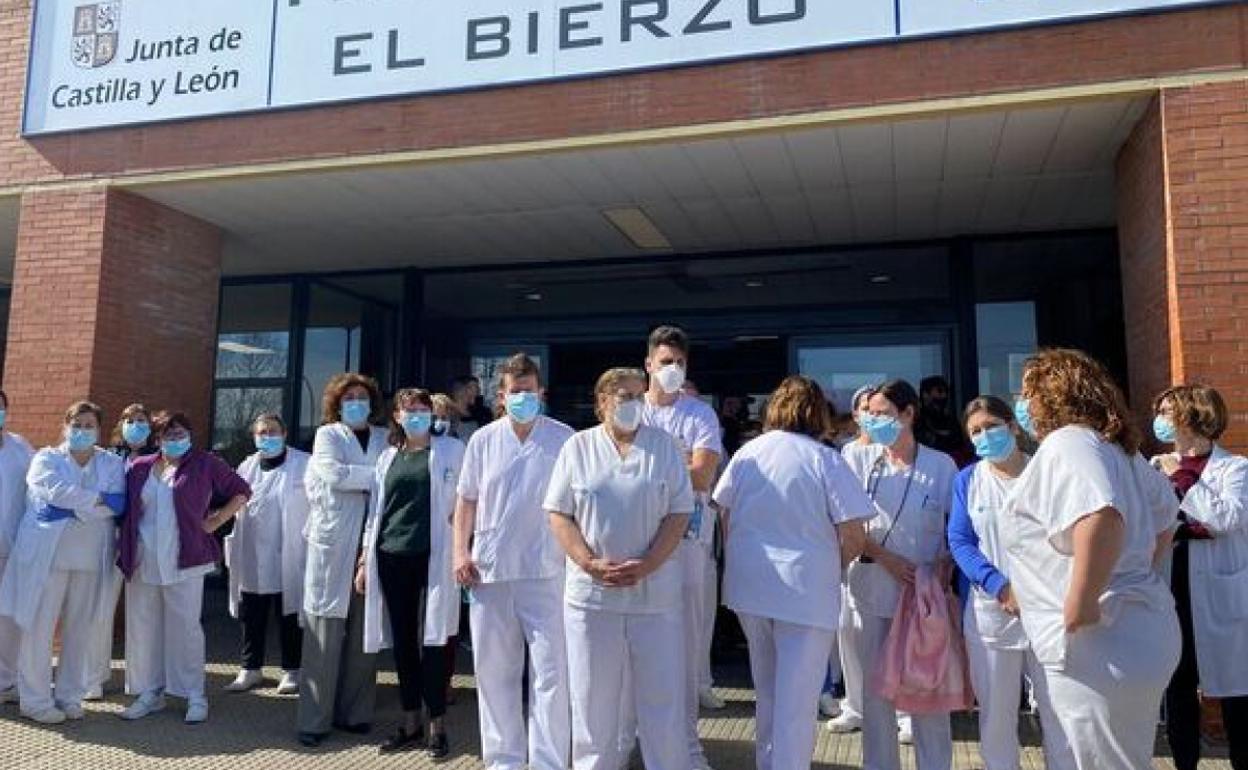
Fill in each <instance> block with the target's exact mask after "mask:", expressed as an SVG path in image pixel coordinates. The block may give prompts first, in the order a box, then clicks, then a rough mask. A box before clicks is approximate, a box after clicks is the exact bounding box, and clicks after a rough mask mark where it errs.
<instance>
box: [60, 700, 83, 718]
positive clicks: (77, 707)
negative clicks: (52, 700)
mask: <svg viewBox="0 0 1248 770" xmlns="http://www.w3.org/2000/svg"><path fill="white" fill-rule="evenodd" d="M56 707H57V708H58V709H60V710H61V711H62V712H63V713H64V714H65V718H66V719H71V720H73V721H75V722H76V721H78V720H79V719H82V718H84V717H85V716H86V712H84V711H83V710H82V704H80V703H58V704H56Z"/></svg>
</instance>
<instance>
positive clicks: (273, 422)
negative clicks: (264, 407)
mask: <svg viewBox="0 0 1248 770" xmlns="http://www.w3.org/2000/svg"><path fill="white" fill-rule="evenodd" d="M251 437H252V442H253V444H254V445H255V447H256V451H255V453H254V454H252V455H250V456H249V457H248V458H247V459H246V460H243V462H242V464H240V465H239V466H238V475H239V476H240V477H242V479H243V481H246V482H247V484H248V485H249V486H250V487H251V489H252V494H251V500H249V501H248V503H247V507H246V508H244V509H243V511H242V512H241V513H240V514H239V515H238V519H237V521H235V523H234V531H233V532H231V533H230V535H229V537H227V538H226V539H225V563H226V566H227V567H229V568H230V614H231V615H233V616H234V617H235V618H237V619H238V620H239V621H240V623H241V626H242V667H241V668H240V669H239V672H238V676H237V677H236V678H235V679H234V681H233V682H231V683H230V684H228V685H226V687H225V689H226V690H227V691H229V692H244V691H246V690H250V689H252V688H253V687H256V686H258V685H260V683H261V682H263V681H264V676H263V675H262V674H261V668H262V667H263V666H264V652H265V641H266V638H267V636H268V634H267V629H268V620H269V616H270V615H273V616H275V617H276V619H277V623H278V633H279V634H280V636H281V664H282V680H281V682H279V683H278V686H277V694H278V695H294V694H295V693H297V692H299V667H300V661H301V659H302V657H303V631H302V630H301V629H300V625H299V615H300V611H301V609H302V606H303V568H304V565H305V562H306V561H307V555H308V548H307V541H306V540H304V537H303V528H304V525H305V524H306V523H307V521H308V495H307V492H306V491H305V490H304V486H303V477H304V474H305V473H306V471H307V469H308V453H307V452H301V451H300V450H298V449H295V448H294V447H291V446H287V445H286V423H285V422H284V421H283V420H282V418H281V417H280V416H279V415H276V414H271V413H268V414H262V415H260V416H258V417H256V419H255V420H254V421H252V424H251Z"/></svg>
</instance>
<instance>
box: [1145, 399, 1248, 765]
mask: <svg viewBox="0 0 1248 770" xmlns="http://www.w3.org/2000/svg"><path fill="white" fill-rule="evenodd" d="M1153 412H1154V415H1155V417H1154V420H1153V432H1154V435H1155V436H1156V438H1157V440H1158V441H1161V442H1162V443H1165V444H1173V445H1174V451H1173V452H1171V453H1168V454H1163V455H1160V456H1158V457H1156V458H1154V459H1153V462H1154V464H1155V465H1156V466H1157V467H1159V468H1160V469H1161V470H1162V472H1164V473H1165V474H1166V476H1168V477H1169V478H1170V483H1171V485H1172V486H1173V487H1174V492H1175V495H1177V497H1178V499H1179V500H1180V501H1181V502H1180V513H1179V522H1180V523H1179V528H1178V530H1177V532H1176V533H1175V538H1174V550H1173V559H1174V560H1173V562H1172V564H1171V567H1170V589H1171V591H1172V592H1173V593H1174V599H1175V604H1176V606H1177V608H1178V611H1179V626H1180V627H1181V628H1182V630H1183V653H1182V655H1181V657H1180V658H1179V667H1178V669H1176V670H1175V672H1174V677H1173V678H1172V679H1171V680H1170V686H1169V687H1168V688H1167V689H1166V733H1167V735H1168V736H1169V739H1170V750H1171V752H1172V754H1173V756H1174V765H1175V767H1176V768H1178V770H1196V765H1197V764H1199V762H1200V748H1201V747H1200V718H1201V712H1200V699H1199V697H1198V694H1197V691H1198V690H1199V691H1200V692H1201V693H1203V694H1204V695H1206V696H1208V697H1211V698H1217V699H1219V700H1220V701H1221V706H1222V722H1223V724H1224V725H1225V726H1226V736H1227V739H1228V740H1229V742H1230V748H1231V766H1232V767H1233V768H1235V770H1243V769H1244V768H1248V662H1246V661H1248V459H1245V458H1244V457H1241V456H1240V455H1235V454H1231V453H1230V452H1228V451H1226V450H1225V449H1223V448H1222V447H1221V446H1220V445H1219V444H1218V439H1219V438H1221V437H1222V434H1223V433H1224V432H1225V431H1226V427H1227V420H1228V412H1227V408H1226V402H1225V401H1223V400H1222V396H1221V394H1219V393H1218V391H1216V390H1214V389H1213V388H1210V387H1207V386H1205V385H1179V386H1177V387H1173V388H1170V389H1168V390H1166V391H1165V392H1163V393H1162V394H1161V395H1160V396H1158V397H1157V399H1156V401H1154V403H1153Z"/></svg>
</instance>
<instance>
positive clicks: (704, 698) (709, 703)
mask: <svg viewBox="0 0 1248 770" xmlns="http://www.w3.org/2000/svg"><path fill="white" fill-rule="evenodd" d="M698 703H700V704H701V705H702V708H704V709H708V710H710V711H719V710H720V709H722V708H724V707H726V706H727V705H728V704H727V703H724V699H723V698H721V697H719V696H718V695H716V694H715V691H714V690H712V689H711V688H709V687H703V688H702V689H701V690H698Z"/></svg>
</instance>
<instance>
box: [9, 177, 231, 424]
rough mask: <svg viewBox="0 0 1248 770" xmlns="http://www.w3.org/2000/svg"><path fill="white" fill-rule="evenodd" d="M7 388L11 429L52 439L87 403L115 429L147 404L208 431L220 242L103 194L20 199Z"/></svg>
mask: <svg viewBox="0 0 1248 770" xmlns="http://www.w3.org/2000/svg"><path fill="white" fill-rule="evenodd" d="M21 217H22V220H21V228H20V231H19V234H18V244H17V257H16V262H15V265H14V280H13V301H12V309H11V310H10V315H9V341H8V348H7V351H6V360H5V371H6V373H7V377H6V382H5V389H6V390H7V392H8V393H9V396H10V399H11V401H12V406H11V409H10V414H11V419H10V423H9V424H10V425H11V426H12V429H13V430H15V431H17V432H19V433H23V434H24V435H26V436H27V437H28V438H29V439H30V440H31V441H32V442H34V443H36V445H39V444H44V443H51V442H54V441H55V440H56V439H57V434H58V431H59V427H60V424H61V417H62V414H63V412H64V409H65V407H66V406H68V405H69V404H70V403H71V402H73V401H74V400H76V399H79V398H84V397H85V398H91V399H93V400H95V401H97V402H99V403H100V404H101V405H102V406H103V407H104V408H105V410H106V413H107V417H106V419H107V420H108V425H107V427H109V428H111V425H112V422H113V421H114V420H115V419H116V416H117V414H118V413H119V412H120V410H121V408H122V407H124V406H125V405H126V404H128V403H130V402H132V401H143V402H144V403H146V404H147V405H148V406H149V407H152V408H165V407H169V408H178V409H182V410H184V411H186V412H188V414H190V416H191V419H192V421H193V422H194V424H195V426H196V428H197V434H198V438H200V439H201V440H204V441H206V440H207V438H208V436H209V430H210V426H209V425H208V422H207V421H208V416H209V412H210V403H209V399H210V398H211V387H212V374H213V365H214V338H213V334H212V331H211V330H212V329H214V328H215V327H216V317H217V300H218V285H219V281H220V252H221V234H220V232H219V231H218V230H217V229H216V228H214V227H212V226H210V225H207V224H204V223H202V222H200V221H198V220H196V219H193V218H192V217H188V216H186V215H185V214H181V213H179V212H176V211H173V210H172V209H168V208H166V207H163V206H161V205H159V204H156V203H153V202H152V201H149V200H147V199H144V198H140V197H138V196H135V195H131V194H129V193H126V192H121V191H117V190H108V189H106V188H104V187H102V186H99V187H84V188H77V189H61V190H55V191H33V192H28V193H26V194H25V195H23V197H22V210H21Z"/></svg>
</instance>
